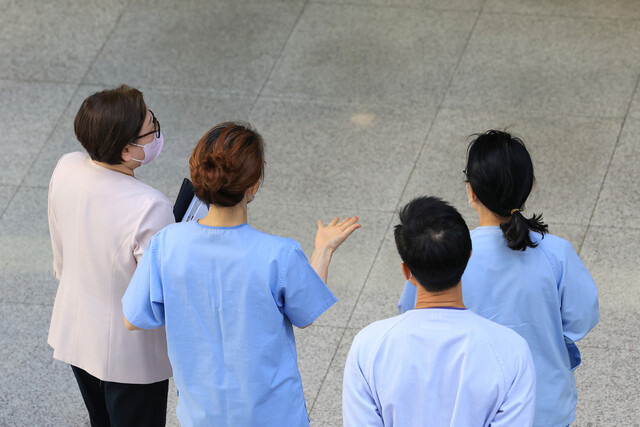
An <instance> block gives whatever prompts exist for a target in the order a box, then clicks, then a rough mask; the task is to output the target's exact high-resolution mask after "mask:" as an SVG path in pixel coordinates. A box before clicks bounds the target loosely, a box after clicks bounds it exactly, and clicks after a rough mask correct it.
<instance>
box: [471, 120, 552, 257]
mask: <svg viewBox="0 0 640 427" xmlns="http://www.w3.org/2000/svg"><path fill="white" fill-rule="evenodd" d="M473 136H475V139H474V140H473V141H471V143H470V144H469V147H468V149H467V169H466V170H465V174H466V176H467V182H468V183H469V185H471V189H473V192H474V193H475V194H476V196H477V197H478V199H479V200H480V202H481V203H482V204H483V205H484V206H485V207H486V208H487V209H489V210H490V211H491V212H493V213H494V214H496V215H498V216H501V217H505V218H509V221H508V222H505V223H503V224H501V225H500V228H501V229H502V232H503V235H504V238H505V239H507V245H508V246H509V248H511V249H513V250H521V251H524V250H525V249H527V248H528V247H529V248H535V247H536V246H537V244H536V243H534V242H533V241H532V240H531V237H530V236H529V231H535V232H537V233H540V234H541V235H542V237H543V238H544V234H545V233H547V232H548V231H549V227H548V226H547V225H546V224H545V223H544V222H542V214H540V215H536V214H533V216H532V217H531V218H525V216H524V215H523V214H522V212H521V211H522V210H524V204H525V202H526V201H527V197H529V193H531V188H532V187H533V183H534V181H535V176H534V174H533V162H532V161H531V156H529V152H528V151H527V148H526V147H525V145H524V142H522V140H521V139H519V138H516V137H514V136H512V135H511V134H509V133H508V132H506V131H499V130H489V131H487V132H485V133H483V134H476V135H473Z"/></svg>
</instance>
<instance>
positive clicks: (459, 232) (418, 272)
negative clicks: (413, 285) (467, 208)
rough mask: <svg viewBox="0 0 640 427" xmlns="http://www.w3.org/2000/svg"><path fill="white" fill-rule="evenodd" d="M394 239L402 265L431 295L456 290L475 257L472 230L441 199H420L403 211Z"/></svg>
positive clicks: (456, 212)
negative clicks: (472, 256) (472, 245)
mask: <svg viewBox="0 0 640 427" xmlns="http://www.w3.org/2000/svg"><path fill="white" fill-rule="evenodd" d="M399 217H400V224H398V225H396V227H395V230H394V235H395V239H396V247H397V248H398V253H399V254H400V258H402V261H403V262H404V263H405V264H406V265H407V267H409V270H410V271H411V274H412V275H413V277H415V278H416V280H417V281H418V282H419V283H420V285H421V286H422V287H423V288H425V289H426V290H427V291H429V292H438V291H443V290H445V289H449V288H452V287H454V286H456V285H457V284H458V283H459V282H460V279H461V278H462V273H464V269H465V268H466V267H467V262H468V261H469V257H470V256H471V236H470V235H469V228H468V227H467V224H466V223H465V222H464V219H463V218H462V216H461V215H460V213H459V212H458V211H457V210H456V209H455V208H454V207H453V206H451V205H450V204H448V203H447V202H445V201H443V200H441V199H439V198H437V197H419V198H417V199H414V200H412V201H411V202H409V203H408V204H407V205H406V206H405V207H403V208H402V209H401V210H400V211H399Z"/></svg>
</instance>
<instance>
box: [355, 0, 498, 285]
mask: <svg viewBox="0 0 640 427" xmlns="http://www.w3.org/2000/svg"><path fill="white" fill-rule="evenodd" d="M486 2H487V0H484V2H483V3H482V6H481V7H480V10H478V12H477V14H476V19H475V21H474V22H473V26H472V27H471V30H469V35H468V36H467V40H466V41H465V43H464V47H463V48H462V52H460V56H459V57H458V61H456V65H455V67H454V68H453V70H452V71H451V77H450V78H449V82H448V83H447V89H446V90H445V92H444V94H443V95H442V99H441V100H440V104H439V105H438V107H437V108H436V112H435V114H434V115H433V119H432V120H431V123H430V124H429V129H428V130H427V133H426V135H425V137H424V141H423V142H422V146H421V147H420V150H418V155H417V156H416V159H415V161H414V162H413V166H412V167H411V172H409V177H408V178H407V182H405V184H404V188H403V189H402V191H401V192H400V197H399V198H398V202H397V203H396V208H395V210H396V211H397V210H398V208H399V207H400V203H401V202H402V199H403V198H404V195H405V193H406V191H407V187H408V186H409V182H411V177H412V176H413V173H414V172H415V170H416V168H417V166H418V162H419V161H420V157H421V156H422V153H423V151H424V149H425V147H426V145H427V141H428V140H429V135H431V131H432V130H433V125H434V123H435V122H436V120H437V119H438V115H439V114H440V111H442V109H443V105H444V103H445V101H446V100H447V95H448V94H449V91H450V90H451V86H452V84H453V79H454V78H455V76H456V73H457V72H458V68H459V67H460V63H461V62H462V58H463V57H464V55H465V53H466V52H467V49H468V47H469V43H470V41H471V37H473V33H474V32H475V30H476V26H477V25H478V21H479V20H480V16H482V11H483V9H484V6H485V4H486ZM358 297H359V296H358Z"/></svg>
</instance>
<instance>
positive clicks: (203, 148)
mask: <svg viewBox="0 0 640 427" xmlns="http://www.w3.org/2000/svg"><path fill="white" fill-rule="evenodd" d="M189 166H190V168H191V181H193V186H194V189H195V193H196V196H198V198H199V199H200V200H202V201H203V202H205V203H207V204H214V205H217V206H235V205H237V204H238V203H240V202H241V201H242V199H243V198H244V195H245V192H246V191H247V190H248V189H249V188H250V187H251V186H252V185H254V184H255V183H256V182H258V180H260V179H261V178H262V177H263V175H264V142H263V140H262V137H261V136H260V134H258V132H256V131H255V130H254V129H253V128H251V126H250V125H249V124H248V123H239V122H225V123H220V124H219V125H217V126H214V127H213V128H211V129H210V130H209V131H208V132H207V133H206V134H204V136H203V137H202V138H200V141H198V144H197V145H196V148H195V149H194V150H193V153H192V154H191V158H190V159H189Z"/></svg>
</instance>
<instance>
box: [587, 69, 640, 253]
mask: <svg viewBox="0 0 640 427" xmlns="http://www.w3.org/2000/svg"><path fill="white" fill-rule="evenodd" d="M638 85H640V73H639V74H638V77H637V78H636V84H635V86H634V88H633V91H632V92H631V98H630V99H629V104H628V105H627V113H626V114H625V115H624V119H622V123H621V124H620V130H619V131H618V136H617V137H616V143H615V145H614V146H613V150H611V155H610V156H609V161H608V163H607V169H606V171H605V173H604V176H603V177H602V181H601V182H600V188H599V189H598V195H597V196H596V200H595V203H594V204H593V208H591V215H589V220H588V221H587V229H586V230H585V232H584V236H582V241H581V242H580V247H579V248H578V255H580V253H581V252H582V246H583V245H584V242H585V240H586V238H587V234H589V230H591V222H592V221H593V217H594V215H595V213H596V209H597V207H598V203H599V202H600V196H601V195H602V190H603V189H604V183H605V182H606V181H607V177H608V176H609V171H610V170H611V164H612V163H613V158H614V156H615V154H616V151H618V147H619V146H620V139H621V138H622V132H624V128H625V126H626V124H627V119H628V118H629V113H630V112H631V106H632V105H633V100H634V99H635V96H636V93H638ZM594 226H595V225H594Z"/></svg>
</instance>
